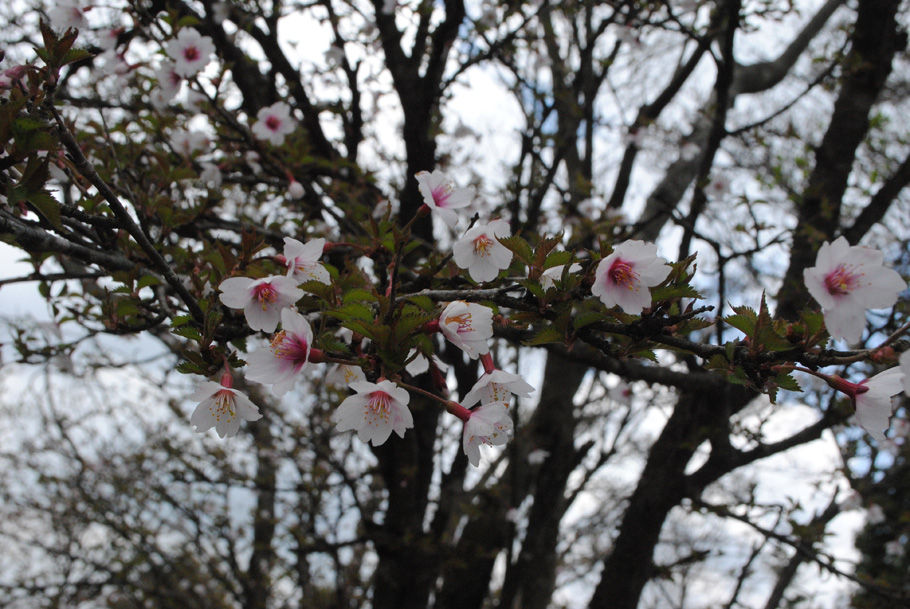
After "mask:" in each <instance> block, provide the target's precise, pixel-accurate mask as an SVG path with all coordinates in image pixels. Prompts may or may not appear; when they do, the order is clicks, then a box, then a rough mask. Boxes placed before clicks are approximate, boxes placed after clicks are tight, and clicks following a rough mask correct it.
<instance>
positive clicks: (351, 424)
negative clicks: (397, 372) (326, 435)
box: [332, 380, 414, 446]
mask: <svg viewBox="0 0 910 609" xmlns="http://www.w3.org/2000/svg"><path fill="white" fill-rule="evenodd" d="M351 389H353V390H354V391H356V392H357V393H355V394H354V395H352V396H349V397H347V398H346V399H345V400H344V401H343V402H342V403H341V405H339V406H338V408H337V409H336V410H335V412H334V413H332V420H333V421H334V422H335V424H336V425H337V426H338V431H348V430H349V429H353V430H355V431H356V432H357V437H359V438H360V439H361V440H362V441H364V442H372V444H373V446H379V445H380V444H382V443H383V442H385V441H386V440H388V439H389V436H390V435H392V432H393V431H394V432H395V433H397V434H398V436H399V437H402V438H403V437H404V432H405V430H406V429H408V428H410V427H414V418H413V417H412V416H411V411H410V410H408V406H407V404H408V401H409V400H410V397H411V396H409V395H408V392H407V391H405V390H404V389H402V388H401V387H399V386H398V385H396V384H395V383H393V382H392V381H389V380H383V381H379V382H378V383H370V382H369V381H355V382H353V383H351Z"/></svg>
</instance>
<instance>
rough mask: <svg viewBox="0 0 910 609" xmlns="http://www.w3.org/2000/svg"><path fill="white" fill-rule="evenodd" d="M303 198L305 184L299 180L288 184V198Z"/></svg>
mask: <svg viewBox="0 0 910 609" xmlns="http://www.w3.org/2000/svg"><path fill="white" fill-rule="evenodd" d="M302 196H303V184H301V183H300V182H298V181H297V180H291V183H290V184H288V197H290V198H292V199H299V198H300V197H302Z"/></svg>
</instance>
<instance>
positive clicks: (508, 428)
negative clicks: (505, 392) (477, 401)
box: [461, 402, 512, 467]
mask: <svg viewBox="0 0 910 609" xmlns="http://www.w3.org/2000/svg"><path fill="white" fill-rule="evenodd" d="M511 435H512V419H511V418H510V417H509V412H508V410H506V407H505V405H504V404H502V403H501V402H493V403H492V404H487V405H485V406H481V407H480V408H477V409H475V410H472V411H471V418H469V419H468V420H467V421H465V424H464V433H463V435H462V439H461V444H462V448H464V454H466V455H467V456H468V461H470V462H471V465H473V466H474V467H477V466H478V465H480V445H481V444H486V445H487V446H501V445H503V444H505V443H506V442H508V441H509V436H511Z"/></svg>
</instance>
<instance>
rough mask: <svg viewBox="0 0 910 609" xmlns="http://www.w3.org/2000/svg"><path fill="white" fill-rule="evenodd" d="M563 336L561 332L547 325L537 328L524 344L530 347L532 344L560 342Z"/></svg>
mask: <svg viewBox="0 0 910 609" xmlns="http://www.w3.org/2000/svg"><path fill="white" fill-rule="evenodd" d="M564 338H565V337H564V336H563V334H562V332H560V331H559V330H557V329H556V328H554V327H553V326H547V327H546V328H543V329H541V330H538V331H537V332H536V333H535V334H534V336H532V337H531V338H529V339H528V340H526V341H525V342H524V344H525V345H528V346H529V347H530V346H534V345H546V344H549V343H561V342H563V340H564Z"/></svg>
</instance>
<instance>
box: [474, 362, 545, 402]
mask: <svg viewBox="0 0 910 609" xmlns="http://www.w3.org/2000/svg"><path fill="white" fill-rule="evenodd" d="M533 392H534V387H533V386H531V385H529V384H528V383H526V382H525V380H524V379H523V378H521V377H520V376H519V375H517V374H512V373H511V372H506V371H505V370H493V371H491V372H487V373H484V374H483V376H481V377H480V378H479V379H478V380H477V382H476V383H474V386H473V387H472V388H471V390H470V391H468V392H467V393H466V394H465V396H464V399H463V400H462V405H463V406H464V407H465V408H470V407H471V406H473V405H474V404H476V403H477V402H480V403H481V404H489V403H491V402H501V403H503V404H505V405H506V406H508V403H509V400H511V399H512V394H513V393H514V394H515V395H517V396H520V397H528V396H529V395H531V394H532V393H533Z"/></svg>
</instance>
